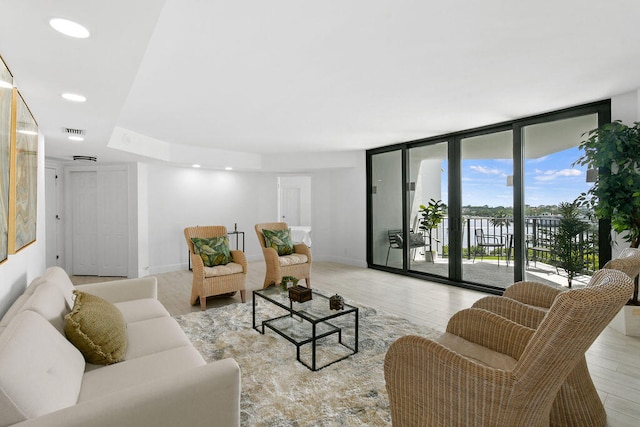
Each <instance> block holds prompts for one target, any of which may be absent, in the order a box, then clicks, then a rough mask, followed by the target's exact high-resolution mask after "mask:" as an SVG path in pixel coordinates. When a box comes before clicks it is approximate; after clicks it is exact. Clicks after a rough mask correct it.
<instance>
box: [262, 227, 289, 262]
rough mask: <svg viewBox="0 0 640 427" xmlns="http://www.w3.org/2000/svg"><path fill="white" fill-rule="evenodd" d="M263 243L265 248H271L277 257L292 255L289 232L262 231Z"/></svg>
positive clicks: (286, 230)
mask: <svg viewBox="0 0 640 427" xmlns="http://www.w3.org/2000/svg"><path fill="white" fill-rule="evenodd" d="M262 234H263V235H264V243H265V246H266V247H267V248H273V249H275V250H276V252H278V255H279V256H282V255H290V254H292V253H293V251H294V249H293V241H292V240H291V230H289V229H288V228H285V229H284V230H262Z"/></svg>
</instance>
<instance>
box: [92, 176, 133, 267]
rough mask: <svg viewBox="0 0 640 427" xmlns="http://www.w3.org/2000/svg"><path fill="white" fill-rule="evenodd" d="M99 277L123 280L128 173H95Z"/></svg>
mask: <svg viewBox="0 0 640 427" xmlns="http://www.w3.org/2000/svg"><path fill="white" fill-rule="evenodd" d="M98 188H99V190H100V193H99V197H98V240H99V241H100V242H101V244H100V255H101V256H100V261H99V262H98V275H99V276H126V275H127V269H128V264H127V260H128V240H129V233H128V217H127V201H128V192H127V171H125V170H113V171H111V170H106V171H98Z"/></svg>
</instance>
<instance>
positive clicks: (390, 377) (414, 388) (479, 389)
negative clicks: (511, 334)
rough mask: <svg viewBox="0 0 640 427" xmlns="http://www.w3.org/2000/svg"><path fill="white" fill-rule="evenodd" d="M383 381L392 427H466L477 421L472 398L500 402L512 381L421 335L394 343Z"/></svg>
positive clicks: (387, 355) (386, 359)
mask: <svg viewBox="0 0 640 427" xmlns="http://www.w3.org/2000/svg"><path fill="white" fill-rule="evenodd" d="M384 377H385V382H386V388H387V391H388V393H389V404H390V407H391V419H392V422H393V425H406V426H410V425H411V426H417V425H462V424H463V423H464V422H463V421H461V420H472V419H476V417H477V415H478V414H477V409H478V408H477V406H474V405H469V404H468V399H474V398H475V397H478V396H480V397H481V399H482V396H487V397H486V399H485V400H490V399H495V396H499V395H500V394H501V391H502V390H505V389H506V387H507V386H506V385H507V384H508V383H509V382H510V381H511V379H512V378H513V377H512V374H511V373H510V372H508V371H504V370H499V369H493V368H490V367H486V366H484V365H482V364H480V363H478V362H475V361H474V360H472V359H469V358H466V357H464V356H462V355H460V354H458V353H456V352H454V351H452V350H450V349H448V348H447V347H445V346H443V345H441V344H440V343H438V342H435V341H433V340H429V339H427V338H423V337H419V336H404V337H402V338H399V339H397V340H396V341H395V342H393V344H391V346H390V347H389V350H388V351H387V354H386V355H385V359H384ZM460 384H464V387H460ZM479 404H480V405H482V404H483V402H482V401H481V402H479ZM461 423H462V424H461Z"/></svg>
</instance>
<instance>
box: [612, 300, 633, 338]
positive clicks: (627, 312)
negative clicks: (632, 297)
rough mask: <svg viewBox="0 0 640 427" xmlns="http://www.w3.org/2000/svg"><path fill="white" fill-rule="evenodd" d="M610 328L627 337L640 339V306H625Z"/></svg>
mask: <svg viewBox="0 0 640 427" xmlns="http://www.w3.org/2000/svg"><path fill="white" fill-rule="evenodd" d="M609 326H611V327H612V328H613V329H615V330H616V331H618V332H620V333H622V334H624V335H626V336H629V337H640V306H637V305H625V306H624V307H622V310H620V312H619V313H618V314H616V317H614V318H613V320H612V321H611V323H609Z"/></svg>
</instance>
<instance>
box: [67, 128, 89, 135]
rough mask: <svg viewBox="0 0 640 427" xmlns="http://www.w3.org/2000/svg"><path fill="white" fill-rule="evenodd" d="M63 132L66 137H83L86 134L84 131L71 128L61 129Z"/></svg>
mask: <svg viewBox="0 0 640 427" xmlns="http://www.w3.org/2000/svg"><path fill="white" fill-rule="evenodd" d="M62 129H63V132H64V133H65V134H67V135H75V136H83V135H85V134H86V133H87V131H86V130H84V129H72V128H62Z"/></svg>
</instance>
